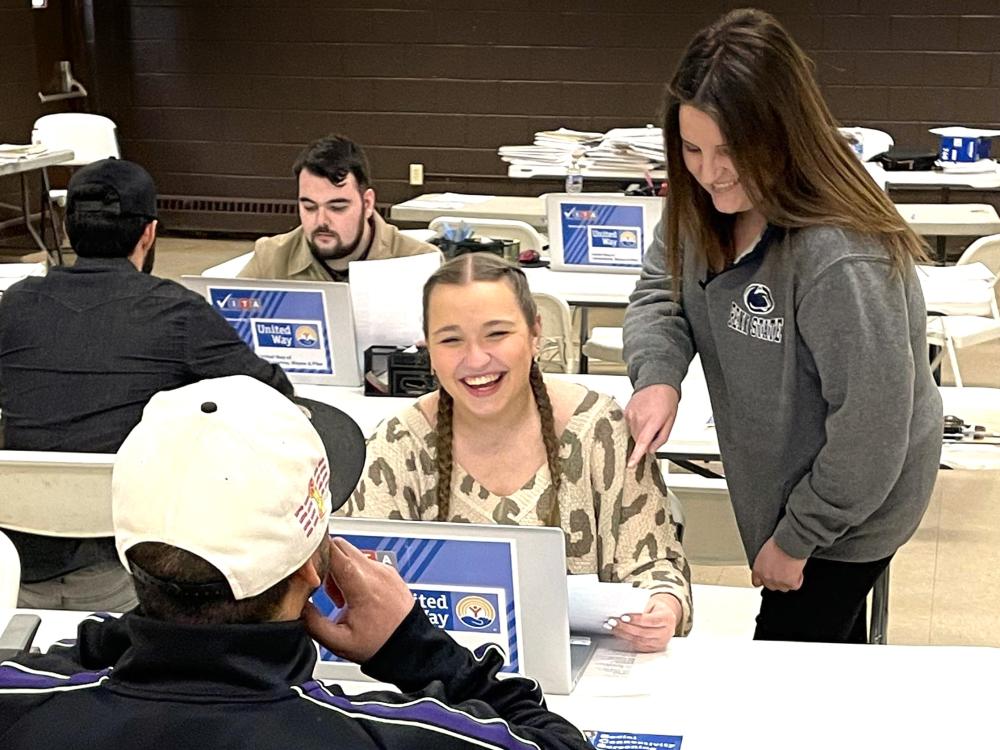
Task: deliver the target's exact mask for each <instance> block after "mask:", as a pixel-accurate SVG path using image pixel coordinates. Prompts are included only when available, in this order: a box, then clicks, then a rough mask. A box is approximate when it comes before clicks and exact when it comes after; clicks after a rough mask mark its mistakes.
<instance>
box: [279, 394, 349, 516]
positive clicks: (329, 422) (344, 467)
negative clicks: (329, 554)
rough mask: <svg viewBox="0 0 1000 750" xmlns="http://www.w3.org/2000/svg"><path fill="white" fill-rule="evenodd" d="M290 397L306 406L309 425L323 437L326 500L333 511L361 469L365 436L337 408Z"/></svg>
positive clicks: (299, 397) (309, 399) (345, 496)
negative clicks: (326, 465) (327, 479)
mask: <svg viewBox="0 0 1000 750" xmlns="http://www.w3.org/2000/svg"><path fill="white" fill-rule="evenodd" d="M292 400H293V401H294V402H295V403H296V404H298V405H299V406H302V407H304V408H306V409H308V411H309V419H310V421H311V422H312V425H313V428H314V429H315V430H316V432H318V433H319V436H320V438H321V439H322V440H323V447H324V448H326V459H327V462H328V463H329V465H330V503H331V505H332V510H337V508H339V507H340V506H341V505H343V504H344V503H346V502H347V498H349V497H350V496H351V493H352V492H354V489H355V487H357V486H358V479H360V478H361V472H362V470H364V468H365V436H364V435H363V434H362V433H361V428H360V427H358V425H357V423H356V422H355V421H354V420H353V419H351V418H350V417H349V416H347V415H346V414H344V412H342V411H341V410H340V409H337V408H335V407H333V406H330V405H329V404H324V403H322V402H321V401H314V400H313V399H311V398H302V397H301V396H294V397H293V398H292Z"/></svg>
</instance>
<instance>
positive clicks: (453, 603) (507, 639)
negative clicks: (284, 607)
mask: <svg viewBox="0 0 1000 750" xmlns="http://www.w3.org/2000/svg"><path fill="white" fill-rule="evenodd" d="M343 537H344V539H346V540H347V541H349V542H350V543H351V544H353V545H354V546H355V547H357V548H358V549H360V550H361V551H362V552H364V553H365V554H366V555H368V556H369V557H370V558H372V559H373V560H376V561H378V562H381V563H383V564H385V565H392V566H393V567H394V568H396V569H397V570H398V571H399V574H400V575H401V576H402V578H403V580H404V581H406V583H407V585H408V586H409V587H410V591H411V592H412V594H413V598H414V599H415V600H416V601H417V602H418V603H419V604H420V606H421V607H422V608H423V610H424V612H426V613H427V617H428V619H429V620H430V621H431V623H433V624H434V625H435V626H437V627H439V628H441V629H442V630H446V631H448V633H449V634H450V635H451V637H452V638H454V639H455V640H456V641H458V643H460V644H462V645H463V646H465V647H466V648H469V649H476V648H478V647H480V646H483V645H485V644H489V643H492V644H496V645H497V646H499V647H500V650H501V651H503V653H504V664H505V666H504V669H503V671H505V672H518V671H520V657H519V652H520V648H519V644H520V643H521V642H522V636H521V629H520V617H519V603H518V601H517V598H516V595H515V592H516V590H517V550H516V543H515V542H513V541H511V540H484V539H455V538H447V539H444V538H439V537H433V536H427V537H390V536H369V535H357V534H348V535H343ZM313 603H314V604H315V605H316V607H317V608H318V609H319V610H320V611H321V612H323V613H324V614H326V615H327V616H328V617H330V618H331V619H333V618H336V616H337V612H338V610H337V607H336V606H335V605H334V604H333V602H332V601H330V598H329V597H328V596H327V595H326V594H325V593H324V592H323V591H322V590H319V591H317V592H316V593H315V594H313ZM321 651H322V653H321V657H322V658H323V659H324V660H327V661H329V660H335V659H336V657H335V656H333V654H331V653H330V652H329V651H327V650H326V649H321Z"/></svg>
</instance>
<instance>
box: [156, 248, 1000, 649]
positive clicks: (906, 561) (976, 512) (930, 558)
mask: <svg viewBox="0 0 1000 750" xmlns="http://www.w3.org/2000/svg"><path fill="white" fill-rule="evenodd" d="M250 249H251V243H250V242H249V241H218V240H200V239H177V238H164V239H161V240H160V241H159V243H158V246H157V268H156V271H157V274H158V275H161V276H166V277H170V278H176V277H178V276H180V275H181V274H184V273H198V272H200V271H201V270H203V269H204V268H207V267H208V266H211V265H214V264H216V263H220V262H222V261H223V260H227V259H228V258H231V257H233V256H235V255H239V254H241V253H244V252H247V251H248V250H250ZM595 322H596V321H595ZM601 322H604V321H601ZM607 324H611V321H608V322H607ZM960 362H961V363H962V372H963V375H964V377H965V379H966V385H981V386H990V387H998V388H1000V367H998V363H1000V345H989V344H987V345H982V346H979V347H976V348H973V349H970V350H966V351H963V352H961V353H960ZM944 380H945V383H949V382H950V372H949V371H948V368H947V365H945V371H944ZM997 450H1000V448H998V449H997ZM694 578H695V581H696V582H699V583H720V584H726V585H733V586H748V585H749V583H750V580H749V573H748V571H747V570H746V568H742V567H716V568H712V567H705V566H696V567H695V571H694ZM890 580H891V585H890V597H889V602H890V604H889V641H890V643H907V644H926V643H940V644H977V645H992V646H1000V472H983V471H977V472H973V471H942V472H940V473H939V475H938V483H937V487H936V489H935V491H934V497H933V498H932V500H931V504H930V507H929V508H928V510H927V514H926V515H925V516H924V520H923V523H922V524H921V525H920V528H919V530H918V531H917V533H916V535H915V536H914V537H913V539H911V540H910V542H909V543H908V544H906V545H905V546H904V547H903V548H902V549H901V550H900V551H899V553H898V554H897V555H896V558H895V560H894V562H893V564H892V575H891V579H890Z"/></svg>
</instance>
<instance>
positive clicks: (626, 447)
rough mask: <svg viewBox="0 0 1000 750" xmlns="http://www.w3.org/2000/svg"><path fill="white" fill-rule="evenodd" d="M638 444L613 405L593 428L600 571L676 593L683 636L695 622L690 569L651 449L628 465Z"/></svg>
mask: <svg viewBox="0 0 1000 750" xmlns="http://www.w3.org/2000/svg"><path fill="white" fill-rule="evenodd" d="M634 445H635V443H634V442H633V440H632V438H631V437H630V436H629V433H628V426H627V425H626V423H625V419H624V417H623V415H622V410H621V408H620V407H619V406H618V404H614V405H613V406H612V408H611V409H610V410H609V411H608V412H607V415H606V416H603V417H601V418H600V419H599V420H598V421H597V423H596V425H595V427H594V444H593V448H592V456H591V464H590V465H591V475H592V476H591V482H592V487H593V493H594V497H595V504H596V505H597V506H598V519H597V533H598V536H599V537H600V544H599V545H598V576H599V577H600V579H601V580H602V581H624V582H626V583H631V584H632V585H634V586H639V587H640V588H644V589H648V590H649V591H650V593H667V594H673V595H674V596H675V597H677V599H678V600H679V601H680V603H681V609H682V610H683V616H682V617H681V620H680V622H678V623H677V633H676V634H677V635H685V634H687V633H688V631H690V629H691V623H692V619H691V568H690V566H689V565H688V562H687V560H686V559H685V557H684V549H683V548H682V547H681V543H680V540H679V539H678V532H677V523H676V521H675V520H674V516H673V513H671V509H670V497H671V495H670V492H669V490H668V489H667V487H666V485H665V484H664V482H663V477H662V475H661V474H660V467H659V464H658V463H657V461H656V458H655V457H654V456H651V455H648V454H647V455H646V456H645V457H644V458H643V459H642V460H641V461H640V462H639V464H638V466H636V467H635V468H634V469H630V468H628V467H627V466H626V465H625V464H626V459H627V457H628V455H629V454H630V453H631V452H632V448H633V447H634Z"/></svg>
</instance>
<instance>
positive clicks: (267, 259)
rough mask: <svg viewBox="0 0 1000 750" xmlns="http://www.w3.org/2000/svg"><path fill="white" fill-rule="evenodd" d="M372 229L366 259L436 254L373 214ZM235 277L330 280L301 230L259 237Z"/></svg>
mask: <svg viewBox="0 0 1000 750" xmlns="http://www.w3.org/2000/svg"><path fill="white" fill-rule="evenodd" d="M372 228H373V229H374V236H373V237H372V244H371V249H370V250H369V251H368V256H367V257H366V258H365V260H385V259H386V258H402V257H405V256H408V255H421V254H423V253H436V252H438V249H437V248H436V247H434V245H430V244H428V243H426V242H421V241H420V240H415V239H413V238H412V237H407V236H406V235H404V234H400V232H399V230H398V229H397V228H396V227H394V226H393V225H392V224H387V223H386V221H385V219H383V218H382V217H381V216H379V215H378V213H375V214H373V215H372ZM237 275H238V276H240V277H241V278H247V279H293V280H295V281H330V274H329V272H328V271H327V270H326V268H324V267H323V265H322V264H321V263H320V262H319V261H318V260H316V259H315V258H314V257H313V254H312V252H311V251H310V250H309V245H308V243H307V242H306V237H305V232H303V231H302V227H296V228H295V229H293V230H292V231H291V232H286V233H285V234H278V235H275V236H274V237H261V238H260V239H259V240H257V241H256V242H255V243H254V246H253V257H252V258H251V259H250V262H249V263H247V264H246V265H245V266H244V267H243V270H242V271H240V272H239V274H237Z"/></svg>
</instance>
